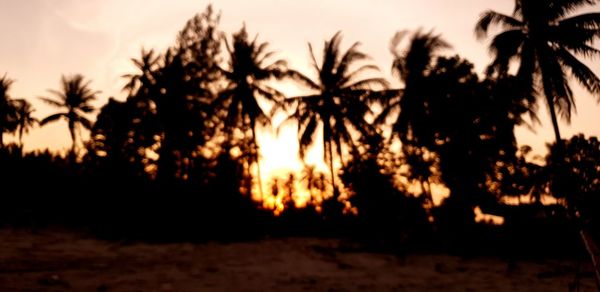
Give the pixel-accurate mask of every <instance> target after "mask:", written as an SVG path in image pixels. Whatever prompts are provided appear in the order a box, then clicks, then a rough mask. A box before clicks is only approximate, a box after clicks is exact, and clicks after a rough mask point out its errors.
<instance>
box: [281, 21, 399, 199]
mask: <svg viewBox="0 0 600 292" xmlns="http://www.w3.org/2000/svg"><path fill="white" fill-rule="evenodd" d="M341 41H342V34H341V32H337V33H336V34H335V35H334V36H333V37H332V38H331V40H329V41H326V42H325V45H324V51H323V60H322V62H321V63H319V62H318V61H317V58H316V57H315V53H314V51H313V47H312V45H311V44H310V43H309V44H308V48H309V52H310V56H311V60H312V67H313V69H314V70H315V73H316V74H317V76H318V77H317V79H316V80H312V79H310V78H308V77H304V76H303V75H300V74H298V75H297V77H298V78H299V79H301V80H302V81H303V83H304V84H306V85H307V87H308V88H310V89H311V90H313V91H315V92H316V93H315V94H313V95H307V96H300V97H294V98H291V99H289V100H288V103H295V104H296V110H295V112H294V113H293V114H292V115H291V116H290V118H291V119H293V120H296V121H297V122H298V139H299V142H300V156H301V158H304V155H305V152H306V150H307V148H308V147H310V146H312V145H313V144H314V141H315V139H316V138H317V135H321V136H322V139H323V158H324V160H325V161H327V163H328V164H329V168H330V171H331V185H332V186H333V192H334V195H335V194H336V193H337V188H336V187H335V167H334V165H333V161H334V155H337V156H338V157H339V158H340V160H342V163H343V153H344V152H343V149H342V147H343V145H347V146H350V147H351V148H354V147H355V144H354V141H353V137H352V135H353V133H360V134H362V135H368V134H370V133H372V132H373V131H374V129H373V128H372V127H371V125H370V124H369V123H368V122H367V121H365V115H366V114H368V113H370V108H369V106H368V104H367V102H366V98H367V97H368V93H369V90H371V89H372V88H373V86H376V87H382V88H386V87H387V86H388V83H387V81H385V80H384V79H383V78H380V77H367V78H363V77H362V76H361V75H362V74H364V73H369V72H370V73H373V71H379V69H378V68H377V66H375V65H372V64H367V65H362V66H360V67H358V68H356V66H355V64H356V63H358V62H361V61H365V60H368V59H369V56H367V55H366V54H364V53H362V52H360V51H359V50H358V47H359V45H360V43H358V42H356V43H354V44H353V45H352V46H350V48H349V49H348V50H347V51H346V52H342V51H341V48H340V44H341ZM319 128H321V133H318V132H317V131H318V130H319ZM334 148H335V149H334ZM334 153H335V154H334Z"/></svg>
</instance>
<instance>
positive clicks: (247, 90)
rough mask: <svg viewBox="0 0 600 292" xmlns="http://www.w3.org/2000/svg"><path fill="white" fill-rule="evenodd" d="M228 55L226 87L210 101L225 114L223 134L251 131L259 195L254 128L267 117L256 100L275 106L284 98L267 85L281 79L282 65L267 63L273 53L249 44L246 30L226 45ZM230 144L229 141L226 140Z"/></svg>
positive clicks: (265, 45) (224, 70)
mask: <svg viewBox="0 0 600 292" xmlns="http://www.w3.org/2000/svg"><path fill="white" fill-rule="evenodd" d="M225 44H226V47H227V51H228V53H229V66H228V67H229V68H227V69H225V68H221V71H222V73H223V75H224V76H225V79H226V81H227V87H226V88H225V90H223V91H222V92H221V93H220V94H219V96H218V97H217V98H216V99H215V100H214V101H213V104H214V105H215V106H216V108H217V109H219V110H222V109H224V110H225V111H226V118H225V121H224V122H225V125H224V126H225V132H226V133H227V135H229V134H231V133H232V132H233V130H234V129H236V128H240V129H241V130H242V131H243V132H244V134H246V131H247V130H250V131H251V134H250V135H251V136H250V137H245V138H249V139H250V144H251V149H250V152H251V153H250V155H249V157H250V165H251V164H252V163H256V165H257V178H258V185H259V190H260V192H261V193H262V182H261V175H260V160H259V152H258V144H257V141H256V128H257V125H262V126H264V125H267V124H269V123H270V115H269V114H268V113H266V112H265V111H264V110H263V108H262V107H261V105H260V102H259V100H261V99H262V100H265V101H267V102H271V103H273V102H275V103H277V102H278V101H279V100H281V99H282V98H283V94H282V93H281V92H279V91H278V90H276V89H274V88H273V87H271V86H269V85H268V84H267V82H268V81H270V80H273V79H281V78H283V77H285V76H284V73H285V65H286V63H285V61H283V60H275V61H270V59H271V57H272V55H273V53H272V52H268V51H266V50H267V47H268V43H259V42H257V38H254V40H252V41H250V40H249V39H248V33H247V32H246V27H245V26H244V27H242V29H241V30H240V31H239V32H237V33H235V34H234V35H233V42H232V44H231V45H230V44H229V43H228V42H227V41H225ZM227 141H228V142H227V143H230V142H229V141H230V139H227Z"/></svg>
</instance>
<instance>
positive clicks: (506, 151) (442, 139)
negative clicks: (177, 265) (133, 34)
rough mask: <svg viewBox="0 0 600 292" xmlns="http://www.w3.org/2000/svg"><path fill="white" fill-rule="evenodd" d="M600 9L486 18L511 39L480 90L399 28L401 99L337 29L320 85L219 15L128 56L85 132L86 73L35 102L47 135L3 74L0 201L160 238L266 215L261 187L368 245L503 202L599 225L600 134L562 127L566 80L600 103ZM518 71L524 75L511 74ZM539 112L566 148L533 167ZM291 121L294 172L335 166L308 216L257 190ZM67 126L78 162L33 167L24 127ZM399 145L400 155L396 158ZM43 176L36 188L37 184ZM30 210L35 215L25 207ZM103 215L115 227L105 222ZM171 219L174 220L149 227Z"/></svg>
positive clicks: (429, 40)
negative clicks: (438, 192) (555, 210)
mask: <svg viewBox="0 0 600 292" xmlns="http://www.w3.org/2000/svg"><path fill="white" fill-rule="evenodd" d="M596 3H597V1H575V0H573V1H558V0H546V1H532V0H516V1H515V8H514V11H513V13H512V14H511V15H507V14H502V13H498V12H495V11H486V12H484V13H482V15H481V17H480V19H479V20H478V21H477V22H476V25H475V32H476V34H477V36H478V37H479V38H481V39H485V38H487V37H488V31H489V30H490V29H492V28H494V27H497V28H500V32H499V33H498V34H496V35H494V36H491V40H490V47H489V50H490V52H491V54H492V56H493V59H492V61H491V63H490V65H489V67H488V69H487V71H486V74H485V76H483V77H480V76H479V75H478V74H477V73H476V72H475V71H474V68H473V65H472V64H471V63H470V62H469V61H468V60H466V59H464V58H462V57H461V56H459V55H455V56H445V55H443V54H442V52H443V51H449V50H450V49H451V45H450V44H449V43H448V42H446V41H445V40H444V39H443V37H442V36H441V35H437V34H435V33H434V32H433V31H423V30H417V31H400V32H398V33H397V34H396V35H394V36H393V38H392V40H391V42H390V52H391V54H392V55H393V57H394V61H393V64H392V66H391V67H392V69H393V72H394V73H395V77H397V78H398V79H399V81H400V82H401V83H402V84H403V87H402V88H401V89H394V88H391V87H390V84H389V82H388V81H387V80H385V79H384V78H383V77H381V76H380V71H379V70H380V69H379V68H378V67H377V66H375V65H374V64H373V63H372V62H370V58H369V56H368V55H367V54H365V53H364V52H362V51H361V50H360V45H359V43H358V42H357V43H353V44H352V45H351V46H349V47H348V48H346V49H344V48H343V47H342V34H341V32H338V33H336V34H334V35H333V37H332V38H331V39H329V40H327V41H325V42H324V44H323V47H322V48H318V47H316V46H313V44H310V43H309V44H308V50H309V53H310V59H309V62H310V64H311V69H312V74H306V73H305V72H301V71H299V70H295V69H294V68H290V67H289V66H288V65H287V63H286V62H285V60H282V59H278V58H277V56H275V54H274V53H273V52H271V51H270V50H269V44H268V43H266V42H261V41H260V40H258V38H257V37H252V36H251V35H250V34H249V33H248V31H247V29H246V27H245V26H243V27H242V28H241V29H240V30H239V31H237V32H235V33H233V34H232V35H231V36H227V35H226V34H225V33H224V32H222V31H221V30H220V29H219V21H220V13H217V12H215V11H214V10H213V8H212V7H211V6H208V7H207V8H206V10H205V11H204V12H203V13H201V14H198V15H196V16H195V17H193V18H192V19H190V20H189V21H188V22H187V23H186V25H185V27H184V28H183V29H182V30H181V31H180V32H179V34H178V35H177V39H176V42H175V44H174V45H173V46H171V47H170V48H168V49H167V50H166V51H164V52H162V53H157V52H156V51H154V50H145V49H142V51H141V55H140V56H139V57H138V58H134V59H132V62H133V63H134V65H135V67H136V72H134V73H131V74H127V75H124V76H123V77H124V78H125V79H126V80H127V84H126V85H125V87H124V88H123V90H124V91H125V92H126V93H127V98H126V99H125V100H124V101H117V100H115V99H113V98H110V100H109V101H108V103H107V104H105V105H104V106H103V107H102V108H100V109H99V112H98V114H97V116H96V119H95V122H93V121H92V120H91V119H90V118H89V116H90V114H92V113H95V112H96V109H94V107H93V106H92V105H91V102H92V101H94V100H95V99H97V98H98V96H99V94H100V93H99V92H98V91H95V90H93V89H92V88H91V84H90V82H89V81H86V80H85V78H84V77H83V76H81V75H74V76H63V77H62V79H61V83H60V89H59V90H49V93H50V94H51V96H50V97H40V100H41V101H43V102H45V103H47V104H49V105H51V106H53V107H55V108H56V109H57V112H56V113H54V114H51V115H49V116H47V117H45V118H43V119H41V120H40V121H38V120H37V119H35V118H34V117H33V116H32V113H33V111H34V109H33V108H32V106H31V104H30V103H29V102H28V101H26V100H25V99H16V98H11V96H10V95H9V89H10V86H11V84H12V82H13V81H12V80H11V79H10V78H8V77H7V76H6V75H5V76H4V77H3V78H2V79H0V131H1V133H2V134H4V133H8V134H15V135H17V137H18V141H19V145H16V146H14V145H13V146H10V145H9V146H6V145H4V143H2V140H0V147H1V148H2V150H1V153H2V161H3V163H2V166H0V168H2V171H3V173H2V177H3V178H4V181H5V184H6V185H7V186H10V185H13V186H19V187H18V188H17V189H19V188H20V189H21V191H20V192H19V193H28V195H19V193H11V194H10V195H8V196H7V197H8V198H10V200H14V201H15V203H14V205H10V204H7V205H6V206H9V207H5V208H7V209H10V208H12V210H13V211H10V210H9V211H6V210H5V211H6V214H13V215H10V216H13V217H14V216H17V217H18V216H20V215H18V214H22V213H23V212H29V211H31V210H37V211H36V212H41V211H39V209H43V208H44V207H47V206H48V205H46V203H47V204H51V205H52V204H54V205H57V203H56V202H53V200H51V199H50V198H48V197H47V196H42V195H41V194H44V193H47V191H45V190H44V188H46V187H49V188H51V189H55V190H59V194H58V195H56V198H58V197H61V196H62V197H63V199H64V200H63V201H61V203H60V204H64V206H60V207H59V209H60V210H62V211H61V212H63V213H64V214H72V213H73V212H75V213H77V212H83V211H81V210H88V209H86V208H87V207H86V208H83V207H82V205H86V204H93V203H86V199H85V198H92V199H93V200H98V201H99V202H96V203H98V204H99V205H97V206H88V207H89V208H92V209H95V210H96V211H94V212H99V213H98V214H97V213H94V212H92V213H94V214H95V215H94V216H92V215H91V213H90V214H79V215H81V216H83V217H86V216H89V217H90V218H92V219H90V220H104V221H107V220H108V221H110V220H114V221H115V224H117V222H119V223H118V224H120V225H123V221H124V220H125V219H123V218H124V217H122V216H129V217H128V219H127V220H129V222H133V221H135V220H138V219H139V218H145V219H144V220H151V221H152V224H149V223H148V222H145V223H144V224H147V225H151V226H154V227H156V226H157V225H161V224H164V222H167V221H169V220H171V219H172V217H178V216H181V218H180V219H181V221H177V222H179V226H181V222H183V221H185V222H188V223H189V222H194V218H193V217H195V216H200V217H201V218H204V219H203V220H213V219H214V220H218V221H219V222H220V223H222V224H225V225H226V226H235V225H238V223H240V221H239V220H240V218H249V217H244V216H246V215H248V214H251V213H252V214H254V215H252V216H253V217H252V218H257V217H256V216H257V215H256V214H255V213H254V212H259V211H256V209H257V208H256V206H255V204H254V203H253V202H252V201H251V200H250V197H251V194H252V192H253V190H254V191H255V192H258V193H259V194H260V195H261V197H264V196H263V193H264V192H269V193H271V195H275V196H277V194H279V193H285V194H287V196H288V197H287V198H284V199H283V200H282V201H283V202H285V203H284V205H285V206H286V207H287V208H286V210H287V215H286V216H288V217H286V218H288V219H286V220H291V221H290V222H294V224H296V225H303V224H304V223H301V222H305V221H302V220H309V219H306V218H313V219H310V220H317V219H314V218H317V217H319V218H320V217H327V218H328V220H329V221H328V222H337V223H336V224H341V223H339V222H341V221H342V220H343V219H342V218H343V217H344V214H346V215H347V214H355V215H357V216H355V217H356V218H359V219H356V220H358V221H359V222H360V224H363V225H364V226H366V227H365V228H364V230H365V232H368V233H373V234H371V235H372V236H379V235H378V234H385V233H386V232H387V231H389V229H392V228H396V227H397V226H398V225H402V226H420V227H419V228H412V229H411V230H413V231H412V232H416V231H414V230H420V231H419V232H421V233H424V232H426V231H425V230H434V229H437V228H439V229H442V230H443V229H444V228H446V227H447V229H448V230H455V231H456V230H470V229H472V227H468V226H473V224H474V211H473V210H474V209H475V208H476V207H480V208H482V209H484V210H485V211H487V212H488V213H495V212H500V213H502V211H501V210H500V211H499V208H500V207H499V206H500V204H499V202H501V200H502V199H503V198H505V197H507V196H509V197H510V196H512V197H517V198H520V197H523V196H527V197H529V198H530V199H531V200H532V202H536V203H541V198H542V197H543V196H544V195H548V196H554V197H555V198H557V199H558V200H559V203H560V205H563V206H566V207H567V209H570V210H572V211H573V212H578V213H577V214H585V217H586V218H592V217H594V216H597V215H594V214H598V212H596V211H594V210H597V206H598V204H597V203H598V197H599V196H600V194H598V192H600V180H599V179H598V177H600V169H598V157H600V155H599V154H600V144H598V140H597V139H596V138H593V137H592V138H585V137H583V136H575V137H573V138H571V139H570V140H563V139H562V136H561V135H560V130H559V127H558V119H559V117H562V118H563V119H565V120H566V121H568V120H569V119H570V117H571V114H572V113H573V111H574V107H575V100H574V95H573V92H572V90H571V87H570V84H569V80H570V79H571V78H573V79H575V80H577V81H578V82H579V83H580V84H581V85H582V86H583V88H585V89H586V90H587V91H588V92H590V93H591V94H592V95H593V96H594V97H596V98H599V97H600V79H599V78H598V77H597V76H596V75H595V74H594V72H592V71H591V70H590V69H589V68H588V67H587V66H586V65H585V64H583V63H582V62H581V60H580V59H579V58H580V57H584V58H588V57H596V56H598V55H600V51H598V50H597V49H596V48H594V47H593V42H594V41H595V40H597V38H598V36H599V35H600V14H598V13H586V14H578V15H573V14H574V12H575V11H576V10H577V9H579V8H582V7H586V6H588V5H593V4H596ZM319 50H321V52H322V53H321V54H319V53H317V52H319ZM515 61H516V62H517V63H518V66H517V68H516V69H517V70H516V71H515V70H511V66H510V65H511V64H512V63H513V62H515ZM281 81H285V82H294V83H295V84H296V85H297V86H299V87H302V88H304V89H305V92H307V94H305V95H302V96H286V95H285V94H284V93H283V92H281V91H280V90H279V89H277V82H281ZM599 100H600V99H599ZM541 102H544V103H545V104H546V106H547V107H548V108H549V109H550V115H551V122H552V125H553V128H554V132H555V136H556V141H555V144H554V145H552V146H551V147H550V151H549V154H548V155H547V157H546V158H545V159H544V160H545V161H544V162H543V163H540V164H536V163H533V162H532V161H531V159H530V157H529V156H530V153H529V152H530V150H529V148H527V147H521V148H519V147H518V145H517V143H516V139H515V135H514V129H515V127H517V126H521V125H528V124H527V120H529V121H531V123H532V124H529V125H528V126H531V127H533V126H535V124H536V123H537V122H538V119H537V115H536V114H537V110H538V104H539V103H541ZM376 107H379V108H382V110H381V111H374V108H376ZM281 112H283V113H284V114H286V115H287V119H286V121H285V122H284V123H283V125H286V124H287V123H288V122H290V123H291V124H292V125H295V126H296V127H297V136H298V142H299V146H300V148H299V154H298V155H299V157H300V158H301V159H304V158H305V154H306V152H307V150H308V149H309V148H310V147H313V146H314V145H315V143H316V142H317V141H322V148H323V159H324V161H325V162H326V163H327V164H328V166H329V171H330V173H329V174H322V173H319V172H318V171H316V170H315V169H314V167H311V166H309V165H307V166H306V169H305V171H304V172H303V174H302V178H301V180H302V183H303V184H305V186H306V189H307V190H308V191H309V193H310V194H311V199H310V200H309V202H308V205H309V208H305V209H302V210H300V209H297V208H295V206H294V203H293V202H294V200H293V198H292V197H293V193H294V187H293V185H294V181H295V180H297V179H296V178H295V177H294V174H291V175H290V179H289V180H288V181H287V182H285V183H282V182H279V181H276V180H275V181H273V182H270V183H267V185H270V186H271V190H268V189H267V190H263V186H264V185H265V183H264V182H262V181H261V178H262V177H263V176H262V175H261V172H260V171H261V170H260V163H259V162H260V156H261V151H260V149H259V144H258V143H257V138H256V132H257V129H259V128H263V127H266V128H268V127H271V129H272V130H274V131H276V130H277V129H273V128H274V127H273V125H272V117H273V116H274V115H275V114H277V113H281ZM525 117H529V119H527V118H525ZM58 120H65V121H67V124H68V130H69V133H70V136H71V139H72V147H71V151H70V154H68V155H67V156H66V157H61V156H58V155H55V154H51V153H39V152H38V153H22V150H21V149H22V144H23V143H22V136H23V135H24V134H26V133H27V132H28V130H29V129H31V128H32V127H34V126H36V125H37V124H39V125H40V126H44V125H46V124H47V123H51V122H55V121H58ZM81 129H87V130H90V132H91V135H90V139H89V140H88V141H84V143H83V146H84V148H85V149H84V150H85V151H83V149H78V146H77V145H78V143H77V142H78V139H79V138H78V137H79V136H80V135H79V134H80V133H81ZM0 136H1V135H0ZM398 141H399V142H400V145H401V146H400V149H401V150H400V151H399V152H398V151H393V148H394V147H393V145H394V143H398ZM336 161H339V165H341V168H340V169H337V168H336ZM48 171H51V172H52V173H48ZM400 177H403V178H405V179H406V180H407V181H408V182H409V184H410V185H417V186H419V188H420V193H421V195H420V196H418V197H415V196H412V195H409V191H408V187H409V185H407V184H401V183H399V181H401V180H400V179H399V178H400ZM36 179H37V180H38V181H39V182H43V184H34V185H31V184H27V182H28V181H30V180H36ZM44 184H45V186H44ZM56 184H64V188H62V187H58V186H56ZM435 184H443V185H444V186H446V187H447V188H448V189H449V191H450V196H449V197H448V198H447V199H445V200H444V201H443V204H442V205H441V206H439V207H437V206H434V204H433V199H432V185H435ZM85 193H88V194H87V195H86V194H85ZM117 193H119V194H117ZM89 194H98V196H95V195H89ZM150 194H152V195H150ZM30 196H33V197H35V200H37V201H38V202H37V203H38V204H40V205H39V206H37V207H32V206H31V201H30V200H28V199H27V198H30ZM30 199H31V198H30ZM42 202H45V203H42ZM149 202H152V203H149ZM77 204H80V205H77ZM67 205H77V206H78V207H76V208H74V209H71V208H68V207H66V206H67ZM11 206H12V207H11ZM201 206H202V207H201ZM13 207H14V208H13ZM103 208H104V210H105V211H106V210H111V211H110V212H109V213H112V214H100V213H102V211H101V210H102V209H103ZM144 208H146V209H144ZM194 208H201V210H202V211H201V212H200V213H202V214H201V215H200V214H198V213H199V212H198V211H194V210H195V209H194ZM75 209H77V210H79V211H77V210H75ZM133 209H135V210H138V211H139V213H135V212H134V211H133ZM15 210H17V211H18V212H17V211H15ZM138 211H136V212H138ZM11 212H12V213H11ZM19 212H20V213H19ZM44 212H49V211H47V210H46V211H44ZM44 212H41V213H44ZM161 212H162V213H165V214H170V215H169V216H168V217H170V218H163V217H162V216H160V215H159V216H157V215H156V214H160V213H161ZM134 213H135V214H137V215H135V216H134V215H132V214H134ZM178 213H179V214H178ZM308 213H310V214H309V215H307V214H308ZM15 214H17V215H15ZM64 214H61V215H60V216H59V217H61V216H63V215H64ZM117 214H120V215H119V216H121V217H119V216H118V215H117ZM140 214H144V215H147V216H142V215H140ZM151 214H154V215H153V216H154V217H155V218H154V219H150V217H152V216H151ZM298 214H300V215H298ZM112 215H114V218H113V219H110V218H109V217H111V216H112ZM138 215H139V216H138ZM209 215H210V216H209ZM263 215H264V214H263ZM263 215H260V216H263ZM6 216H8V215H6ZM49 216H50V215H49ZM65 216H66V215H65ZM203 216H204V217H203ZM248 216H250V215H248ZM260 216H258V217H260ZM265 216H266V215H265ZM133 217H135V218H133ZM200 217H198V218H200ZM7 218H8V217H7ZM99 218H102V219H99ZM116 218H119V219H116ZM136 218H138V219H136ZM182 218H185V219H182ZM208 218H212V219H208ZM215 218H219V219H215ZM299 218H303V219H299ZM5 219H6V218H5ZM196 219H197V218H196ZM6 220H8V219H6ZM294 220H296V221H294ZM310 220H309V221H310ZM352 220H354V219H352ZM594 220H595V222H597V219H594ZM242 221H244V220H242ZM317 221H318V220H317ZM251 222H252V220H246V222H244V224H251ZM315 222H316V221H315ZM432 222H434V223H433V224H432ZM190 224H191V223H190ZM336 226H337V225H336ZM394 226H396V227H394ZM186 230H187V229H186ZM465 232H468V231H465Z"/></svg>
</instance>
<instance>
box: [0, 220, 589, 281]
mask: <svg viewBox="0 0 600 292" xmlns="http://www.w3.org/2000/svg"><path fill="white" fill-rule="evenodd" d="M348 246H349V245H348V243H346V242H342V241H340V240H335V239H315V238H277V239H263V240H259V241H252V242H237V243H217V242H209V243H203V244H191V243H177V244H147V243H122V242H121V243H119V242H108V241H100V240H97V239H94V238H92V237H89V236H85V235H82V234H76V233H73V232H65V231H52V232H51V231H42V232H39V233H37V234H32V233H31V232H27V231H22V230H16V231H15V230H0V291H273V290H276V291H304V290H309V291H314V290H316V291H358V290H360V291H446V292H451V291H515V292H516V291H569V285H570V283H572V282H573V280H574V278H575V275H576V273H575V271H576V268H577V263H576V262H575V261H571V260H543V261H520V262H518V264H517V267H516V268H515V269H512V270H511V271H508V269H507V267H508V266H507V263H506V262H505V261H502V260H501V259H497V258H485V257H478V258H471V259H463V258H460V257H456V256H449V255H423V254H415V255H407V256H403V257H399V256H395V255H391V254H383V253H368V252H361V251H359V250H357V249H352V248H350V249H349V248H347V247H348ZM582 269H583V270H584V271H585V269H589V266H588V265H585V264H584V265H582ZM580 285H581V287H580V290H579V291H596V286H595V284H594V280H593V278H591V277H590V275H589V273H588V274H584V278H583V279H581V281H580Z"/></svg>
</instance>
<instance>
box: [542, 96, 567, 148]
mask: <svg viewBox="0 0 600 292" xmlns="http://www.w3.org/2000/svg"><path fill="white" fill-rule="evenodd" d="M546 101H547V102H548V111H549V112H550V118H551V119H552V127H553V128H554V138H555V139H556V144H557V145H559V147H562V144H563V143H562V138H561V136H560V129H559V128H558V119H557V117H556V108H554V103H553V102H552V97H551V96H548V94H546Z"/></svg>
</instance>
